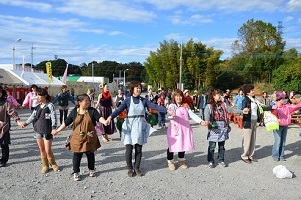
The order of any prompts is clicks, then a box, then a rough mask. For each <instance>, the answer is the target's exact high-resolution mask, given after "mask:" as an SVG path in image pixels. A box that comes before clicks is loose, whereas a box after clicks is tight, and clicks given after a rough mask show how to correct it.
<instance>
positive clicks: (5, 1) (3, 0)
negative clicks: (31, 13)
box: [0, 0, 52, 12]
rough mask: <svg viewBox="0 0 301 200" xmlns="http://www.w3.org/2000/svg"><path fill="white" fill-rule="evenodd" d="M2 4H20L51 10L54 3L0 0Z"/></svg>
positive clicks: (26, 6) (41, 9) (20, 5)
mask: <svg viewBox="0 0 301 200" xmlns="http://www.w3.org/2000/svg"><path fill="white" fill-rule="evenodd" d="M0 4H5V5H9V6H19V7H23V8H30V9H34V10H39V11H42V12H43V11H51V9H52V5H50V4H48V3H41V2H32V1H22V0H13V1H11V0H0Z"/></svg>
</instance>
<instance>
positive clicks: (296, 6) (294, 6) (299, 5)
mask: <svg viewBox="0 0 301 200" xmlns="http://www.w3.org/2000/svg"><path fill="white" fill-rule="evenodd" d="M287 6H288V8H289V10H291V11H295V12H298V11H301V1H300V0H290V1H289V2H288V3H287Z"/></svg>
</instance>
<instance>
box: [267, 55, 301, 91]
mask: <svg viewBox="0 0 301 200" xmlns="http://www.w3.org/2000/svg"><path fill="white" fill-rule="evenodd" d="M283 60H284V63H283V64H282V65H281V66H280V67H279V68H278V69H276V70H275V71H274V72H273V76H274V79H273V86H274V88H275V89H276V90H285V91H290V90H294V91H296V92H301V55H300V54H299V53H298V51H297V50H296V49H290V50H288V51H286V52H284V54H283Z"/></svg>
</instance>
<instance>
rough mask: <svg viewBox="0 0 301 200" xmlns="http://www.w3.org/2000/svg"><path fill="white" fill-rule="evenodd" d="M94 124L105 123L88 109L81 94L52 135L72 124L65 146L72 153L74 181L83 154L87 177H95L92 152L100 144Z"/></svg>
mask: <svg viewBox="0 0 301 200" xmlns="http://www.w3.org/2000/svg"><path fill="white" fill-rule="evenodd" d="M96 122H102V123H106V121H105V119H104V118H103V117H102V116H101V115H100V114H99V112H98V111H97V110H96V109H95V108H92V107H90V99H89V96H88V95H87V94H82V95H80V96H78V100H77V104H76V106H75V108H74V109H73V110H72V111H71V112H70V114H69V115H68V117H67V119H66V120H65V121H64V122H63V124H62V125H61V126H60V127H59V128H58V129H57V130H55V131H53V133H52V134H53V135H56V134H57V133H59V132H60V131H62V130H64V129H65V128H66V126H69V125H70V124H72V123H73V124H72V127H71V129H72V133H71V138H70V144H69V145H67V148H68V149H69V150H70V151H72V152H73V159H72V162H73V174H74V181H79V180H80V163H81V159H82V156H83V154H84V153H85V154H86V156H87V160H88V168H89V176H90V177H95V154H94V152H95V151H96V150H97V149H98V148H99V147H100V142H99V140H98V137H97V135H96V130H95V125H96Z"/></svg>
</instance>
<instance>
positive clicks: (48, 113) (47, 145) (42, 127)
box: [23, 89, 59, 174]
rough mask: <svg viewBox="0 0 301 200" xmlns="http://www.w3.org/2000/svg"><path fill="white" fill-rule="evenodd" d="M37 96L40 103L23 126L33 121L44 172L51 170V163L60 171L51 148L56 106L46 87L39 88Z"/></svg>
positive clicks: (53, 167)
mask: <svg viewBox="0 0 301 200" xmlns="http://www.w3.org/2000/svg"><path fill="white" fill-rule="evenodd" d="M37 98H38V102H39V103H40V104H39V105H38V106H36V107H35V109H34V110H33V112H32V114H31V116H30V117H29V118H28V120H27V121H26V122H25V123H24V126H23V128H24V127H25V126H27V125H28V124H30V123H33V129H34V132H35V138H36V141H37V144H38V146H39V149H40V154H41V160H42V164H43V168H42V174H45V173H47V172H48V170H49V164H50V165H51V167H52V169H53V170H54V171H59V167H58V165H57V164H56V162H55V159H54V155H53V152H52V149H51V146H52V140H53V136H52V134H51V132H52V131H53V130H55V129H56V126H57V118H56V112H55V107H54V105H53V104H52V103H51V99H50V96H49V94H48V92H47V91H46V90H44V89H38V90H37Z"/></svg>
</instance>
